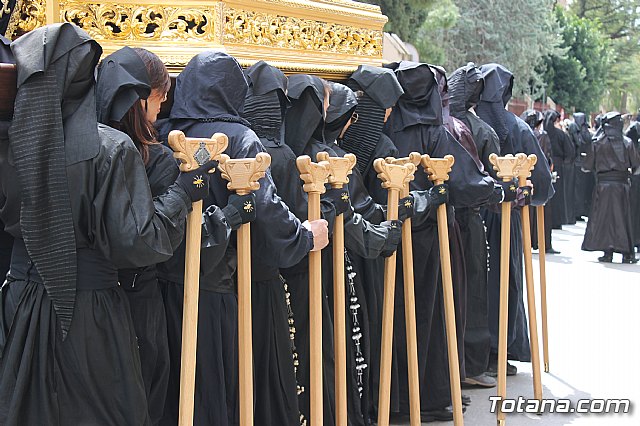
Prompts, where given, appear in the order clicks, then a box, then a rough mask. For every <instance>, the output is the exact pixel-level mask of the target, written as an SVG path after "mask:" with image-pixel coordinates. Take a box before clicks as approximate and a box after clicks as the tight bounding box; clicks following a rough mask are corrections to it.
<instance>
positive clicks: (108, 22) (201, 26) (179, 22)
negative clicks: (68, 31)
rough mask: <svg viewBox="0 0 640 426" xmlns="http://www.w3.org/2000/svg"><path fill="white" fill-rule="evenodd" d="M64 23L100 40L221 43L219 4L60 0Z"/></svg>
mask: <svg viewBox="0 0 640 426" xmlns="http://www.w3.org/2000/svg"><path fill="white" fill-rule="evenodd" d="M60 14H61V20H62V21H63V22H72V23H74V24H76V25H78V26H79V27H81V28H82V29H84V30H85V31H87V32H88V33H89V35H91V36H92V37H93V38H95V39H97V40H137V41H156V40H163V41H165V40H166V41H200V42H218V41H219V37H216V29H217V27H218V25H217V23H216V21H217V19H216V17H217V15H218V12H217V10H216V3H212V5H211V6H210V7H208V6H203V7H176V6H169V5H141V4H122V3H118V4H111V3H87V2H84V1H69V2H60Z"/></svg>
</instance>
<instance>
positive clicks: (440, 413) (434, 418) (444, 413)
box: [420, 398, 467, 423]
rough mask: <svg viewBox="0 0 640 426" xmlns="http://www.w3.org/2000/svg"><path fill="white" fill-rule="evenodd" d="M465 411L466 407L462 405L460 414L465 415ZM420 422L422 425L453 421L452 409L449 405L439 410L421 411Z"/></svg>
mask: <svg viewBox="0 0 640 426" xmlns="http://www.w3.org/2000/svg"><path fill="white" fill-rule="evenodd" d="M463 400H464V398H463ZM466 411H467V407H465V406H464V405H463V406H462V412H463V413H465V412H466ZM420 420H421V421H422V422H423V423H431V422H448V421H451V420H453V407H452V406H451V405H449V406H448V407H445V408H442V409H440V410H429V411H421V412H420Z"/></svg>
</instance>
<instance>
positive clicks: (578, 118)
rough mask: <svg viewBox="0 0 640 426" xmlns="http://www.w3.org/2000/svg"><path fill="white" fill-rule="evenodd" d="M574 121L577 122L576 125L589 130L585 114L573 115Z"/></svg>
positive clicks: (577, 113)
mask: <svg viewBox="0 0 640 426" xmlns="http://www.w3.org/2000/svg"><path fill="white" fill-rule="evenodd" d="M573 121H575V122H576V124H577V125H578V127H579V128H581V129H582V128H583V127H586V128H589V125H588V124H587V117H586V116H585V115H584V112H576V113H574V114H573Z"/></svg>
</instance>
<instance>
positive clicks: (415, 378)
mask: <svg viewBox="0 0 640 426" xmlns="http://www.w3.org/2000/svg"><path fill="white" fill-rule="evenodd" d="M386 161H388V162H390V163H392V164H409V163H411V164H413V165H414V166H416V167H417V166H418V165H419V164H420V162H421V161H422V156H421V155H420V154H419V153H417V152H412V153H410V154H409V156H408V157H404V158H398V159H393V158H387V159H386ZM408 196H409V182H406V183H405V184H404V186H403V187H402V191H400V197H401V198H406V197H408ZM402 276H403V278H404V282H403V287H404V321H405V328H406V334H407V370H408V371H407V372H408V374H409V377H408V381H409V419H410V422H411V426H420V424H421V420H420V373H419V371H418V337H417V332H416V296H415V282H414V281H415V280H414V276H413V240H412V237H411V218H407V219H405V221H404V223H403V224H402Z"/></svg>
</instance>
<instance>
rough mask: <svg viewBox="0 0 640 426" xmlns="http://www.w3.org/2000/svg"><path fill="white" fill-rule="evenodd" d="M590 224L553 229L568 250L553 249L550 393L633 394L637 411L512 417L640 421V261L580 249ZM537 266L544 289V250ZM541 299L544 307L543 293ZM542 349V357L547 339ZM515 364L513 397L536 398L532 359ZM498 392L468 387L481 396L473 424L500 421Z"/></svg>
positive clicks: (517, 423)
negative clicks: (607, 258) (608, 258)
mask: <svg viewBox="0 0 640 426" xmlns="http://www.w3.org/2000/svg"><path fill="white" fill-rule="evenodd" d="M585 227H586V224H585V223H584V222H582V223H578V224H577V225H575V226H565V227H564V229H563V230H562V231H553V245H554V247H555V248H556V250H560V251H561V254H560V255H555V256H547V299H548V310H549V314H548V319H549V329H550V330H549V351H550V355H549V358H550V370H551V372H550V373H549V374H545V373H542V383H543V386H544V397H545V398H567V399H570V400H572V401H577V400H578V399H582V398H590V399H600V398H602V399H606V398H628V399H630V400H631V402H632V413H630V414H617V415H615V414H613V415H602V414H600V415H596V414H589V415H586V414H584V415H578V414H545V415H543V416H538V415H524V414H511V415H509V416H508V417H507V425H514V426H530V425H531V426H560V425H576V426H587V425H589V426H591V425H602V426H618V425H620V426H623V425H624V426H626V425H634V426H638V425H640V408H634V405H635V406H637V405H639V404H640V369H639V368H638V364H639V363H640V265H621V264H620V263H618V264H607V265H604V264H600V263H598V262H597V260H596V258H597V257H598V256H600V255H601V253H600V254H598V253H589V252H583V251H581V250H580V244H581V243H582V236H583V234H584V230H585ZM619 256H620V255H616V256H614V261H615V262H620V260H621V258H620V257H619ZM534 270H535V271H536V275H535V281H536V292H537V293H538V297H539V281H538V271H539V269H538V256H537V254H534ZM525 306H526V303H525ZM537 306H538V312H539V309H540V304H539V298H538V305H537ZM538 323H539V324H540V319H539V317H538ZM539 333H540V336H541V331H540V332H539ZM540 338H542V337H540ZM540 351H541V355H540V356H541V358H542V347H541V349H540ZM515 364H516V365H517V367H518V370H519V373H518V375H517V376H515V377H509V379H508V381H507V394H508V397H509V398H517V397H518V396H520V395H521V396H523V397H525V398H532V397H533V385H532V383H533V382H532V377H531V365H530V364H521V363H515ZM494 392H495V390H463V393H465V394H467V395H470V396H471V397H472V401H473V402H472V404H471V406H470V407H469V408H468V410H467V412H466V414H465V416H464V417H465V419H464V420H465V425H467V426H480V425H482V426H485V425H495V424H496V421H495V415H493V414H491V413H490V412H489V407H490V401H489V399H488V398H489V396H491V395H494ZM434 424H446V423H434Z"/></svg>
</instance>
